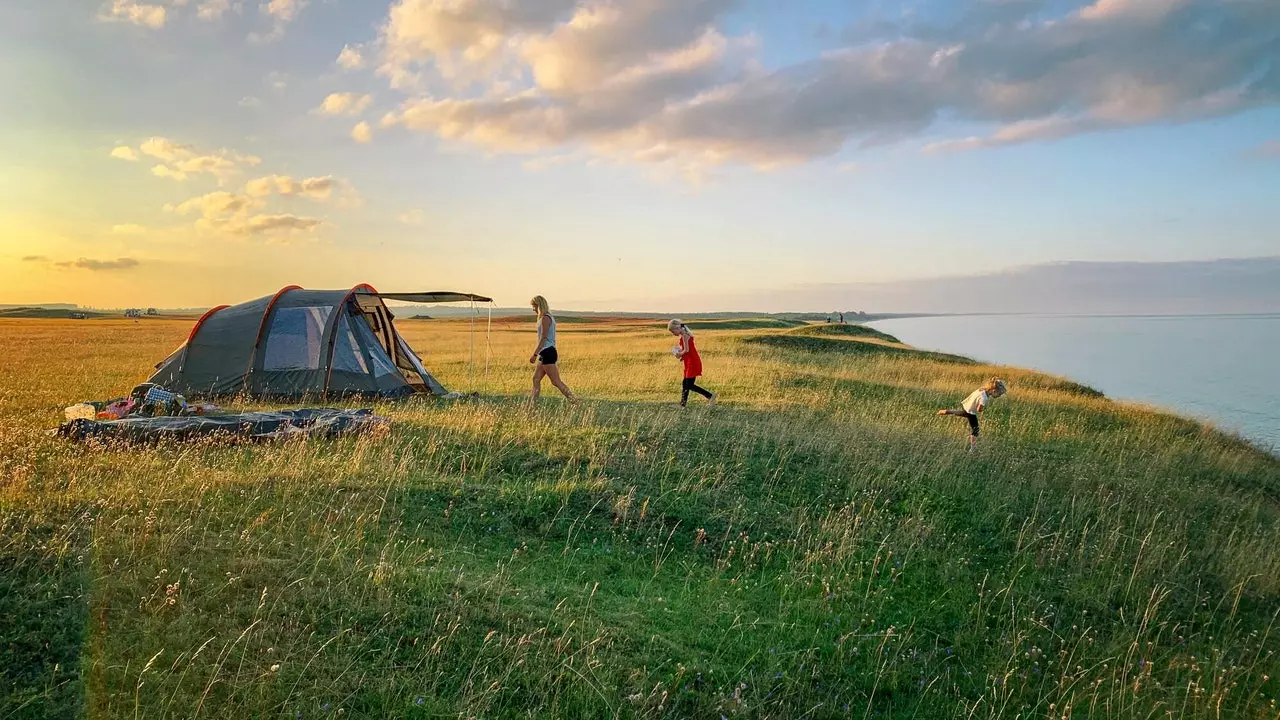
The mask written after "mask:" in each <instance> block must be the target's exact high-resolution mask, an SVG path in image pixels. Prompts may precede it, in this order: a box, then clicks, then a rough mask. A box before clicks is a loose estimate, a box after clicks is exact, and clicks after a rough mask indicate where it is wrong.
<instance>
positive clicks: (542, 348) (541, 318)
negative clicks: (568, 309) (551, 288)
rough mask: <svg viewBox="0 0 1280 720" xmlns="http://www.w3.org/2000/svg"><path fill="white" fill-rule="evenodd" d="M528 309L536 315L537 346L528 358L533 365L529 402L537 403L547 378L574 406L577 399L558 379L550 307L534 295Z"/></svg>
mask: <svg viewBox="0 0 1280 720" xmlns="http://www.w3.org/2000/svg"><path fill="white" fill-rule="evenodd" d="M529 307H531V308H533V311H534V312H535V313H537V314H538V344H537V345H536V346H535V347H534V350H533V354H532V355H530V356H529V364H531V365H533V395H531V396H530V398H529V402H530V403H536V402H538V396H539V395H541V394H542V378H544V377H548V378H551V384H552V385H554V386H555V387H556V389H557V390H559V391H560V393H561V394H562V395H564V396H565V398H567V399H568V400H569V402H571V403H574V404H575V405H576V404H577V403H578V398H577V397H576V396H575V395H574V394H573V391H571V390H570V389H569V386H568V385H565V384H564V381H563V380H561V379H560V368H559V366H558V365H556V363H558V362H559V361H560V354H559V352H558V351H557V350H556V319H555V316H553V315H552V314H551V307H550V306H549V305H547V299H546V298H544V297H542V296H541V295H534V296H533V299H531V300H530V301H529Z"/></svg>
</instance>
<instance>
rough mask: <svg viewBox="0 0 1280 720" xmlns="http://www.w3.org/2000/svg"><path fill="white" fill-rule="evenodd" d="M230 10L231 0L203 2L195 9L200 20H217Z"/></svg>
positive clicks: (208, 0)
mask: <svg viewBox="0 0 1280 720" xmlns="http://www.w3.org/2000/svg"><path fill="white" fill-rule="evenodd" d="M238 5H239V4H238V3H237V6H238ZM230 9H231V0H205V2H202V3H200V5H199V6H197V7H196V16H197V17H199V18H200V19H201V20H217V19H218V18H221V17H222V16H223V15H224V14H226V12H227V11H228V10H230Z"/></svg>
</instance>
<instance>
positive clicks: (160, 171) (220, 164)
mask: <svg viewBox="0 0 1280 720" xmlns="http://www.w3.org/2000/svg"><path fill="white" fill-rule="evenodd" d="M139 150H141V151H142V154H143V155H147V156H149V157H153V158H156V159H157V160H161V161H163V162H164V164H162V165H156V166H154V167H152V168H151V174H152V175H155V176H156V177H165V178H171V179H173V180H177V181H179V182H181V181H184V180H186V179H187V178H188V177H190V176H192V175H201V174H208V175H212V176H213V177H214V178H216V179H217V180H218V184H220V185H221V184H223V183H225V182H227V181H228V180H229V179H231V178H232V177H234V176H236V175H238V174H240V173H241V172H242V171H243V170H244V169H245V168H248V167H254V166H257V165H258V164H259V163H261V162H262V160H261V159H260V158H258V157H255V156H253V155H241V154H240V153H237V152H234V151H231V150H226V149H222V150H217V151H215V152H210V153H204V154H202V153H200V152H197V151H196V150H195V148H193V147H192V146H190V145H183V144H180V143H177V142H174V141H173V140H170V139H168V138H163V137H153V138H148V139H147V140H145V141H143V143H142V145H141V146H139Z"/></svg>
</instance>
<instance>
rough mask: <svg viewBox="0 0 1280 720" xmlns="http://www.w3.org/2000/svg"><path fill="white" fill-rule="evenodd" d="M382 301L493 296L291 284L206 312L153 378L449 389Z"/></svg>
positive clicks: (189, 383) (397, 390) (221, 390)
mask: <svg viewBox="0 0 1280 720" xmlns="http://www.w3.org/2000/svg"><path fill="white" fill-rule="evenodd" d="M384 300H397V301H402V302H416V303H444V302H467V301H469V302H471V303H473V304H474V303H476V302H492V301H491V300H490V299H489V298H486V297H482V296H479V295H472V294H467V293H454V292H430V293H379V292H378V291H377V290H375V289H374V288H373V287H371V286H369V285H358V286H356V287H355V288H352V289H351V290H304V289H302V288H300V287H297V286H289V287H286V288H284V289H282V290H280V291H279V292H277V293H276V294H275V295H271V296H267V297H262V298H258V299H257V300H251V301H249V302H246V303H241V304H240V305H235V306H225V305H224V306H220V307H216V308H214V309H212V310H210V311H209V312H207V313H205V314H204V316H203V317H201V318H200V320H199V321H197V322H196V324H195V327H193V328H192V329H191V333H190V335H188V337H187V341H186V342H185V343H184V344H183V345H182V347H180V348H178V349H177V350H176V351H174V352H173V354H171V355H170V356H169V357H168V358H166V359H165V360H164V361H163V362H161V363H160V364H159V365H158V366H157V367H156V373H155V374H154V375H153V376H152V377H151V379H150V380H149V381H148V382H151V383H156V384H159V385H162V386H164V388H165V389H167V390H168V391H170V392H174V393H178V394H181V395H183V396H185V397H187V398H191V399H205V398H216V397H230V396H236V395H243V396H245V397H249V398H253V399H280V400H300V399H304V398H342V397H362V398H400V397H406V396H409V395H412V394H414V393H431V394H433V395H436V396H444V395H447V394H448V390H446V389H445V388H444V386H443V385H441V384H440V383H439V382H438V381H437V380H436V379H435V377H433V376H432V375H431V373H430V372H428V370H427V369H426V367H425V366H424V365H423V363H422V360H421V359H420V358H419V357H418V356H417V355H416V354H415V353H414V351H413V349H412V348H410V347H409V344H408V343H407V342H405V340H404V338H403V337H401V336H400V333H399V332H397V331H396V328H395V325H394V324H393V323H392V320H393V318H394V316H393V315H392V314H391V311H390V310H389V309H387V306H386V304H385V303H384V302H383V301H384ZM473 357H474V351H473ZM473 365H474V360H473Z"/></svg>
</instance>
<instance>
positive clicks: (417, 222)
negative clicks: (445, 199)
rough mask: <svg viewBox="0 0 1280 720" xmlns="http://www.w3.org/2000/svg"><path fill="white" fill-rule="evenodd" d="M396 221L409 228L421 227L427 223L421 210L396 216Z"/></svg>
mask: <svg viewBox="0 0 1280 720" xmlns="http://www.w3.org/2000/svg"><path fill="white" fill-rule="evenodd" d="M396 219H397V220H399V221H400V222H401V223H402V224H404V225H408V226H409V227H422V226H423V225H425V224H426V223H427V214H426V213H425V212H423V211H421V210H409V211H408V212H403V213H400V214H399V215H397V216H396Z"/></svg>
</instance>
